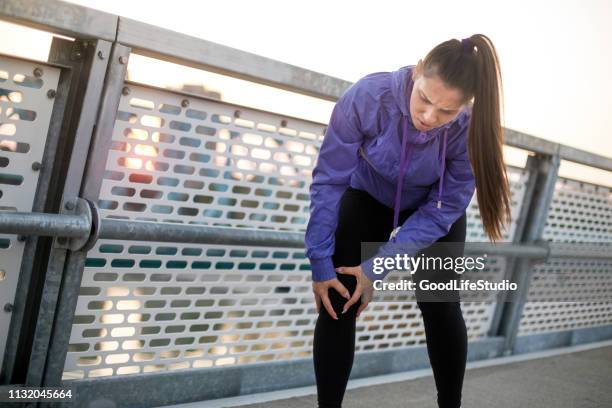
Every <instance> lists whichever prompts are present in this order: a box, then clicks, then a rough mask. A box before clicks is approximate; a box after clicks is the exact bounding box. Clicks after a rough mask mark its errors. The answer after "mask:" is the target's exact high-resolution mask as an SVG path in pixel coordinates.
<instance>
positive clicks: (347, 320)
mask: <svg viewBox="0 0 612 408" xmlns="http://www.w3.org/2000/svg"><path fill="white" fill-rule="evenodd" d="M379 207H382V210H383V211H384V209H385V208H386V207H384V206H382V205H381V204H379V203H378V202H376V201H375V200H374V199H373V198H372V197H371V196H369V195H368V194H367V193H365V192H363V191H360V190H355V189H352V188H349V189H348V190H347V191H346V192H345V193H344V195H343V196H342V199H341V202H340V209H339V216H338V226H337V228H336V234H335V253H334V255H333V258H332V259H333V264H334V266H335V267H338V266H357V265H359V264H360V263H361V259H360V254H361V241H364V242H367V241H371V242H377V240H379V239H380V236H382V235H384V231H381V230H380V226H379V225H380V224H377V218H378V216H380V215H381V214H382V212H381V208H379ZM375 215H376V216H375ZM336 276H337V278H338V279H339V280H340V282H342V284H343V285H344V286H345V287H346V288H347V289H348V291H349V292H350V294H351V295H352V294H353V292H354V291H355V286H356V279H355V277H354V276H351V275H343V274H336ZM329 298H330V301H331V303H332V305H333V308H334V310H335V312H336V314H337V316H338V320H334V319H333V318H332V317H331V316H329V314H328V313H327V310H326V309H325V308H324V307H323V306H321V309H320V311H319V316H318V317H317V322H316V324H315V331H314V340H313V359H314V369H315V377H316V381H317V397H318V403H319V408H338V407H341V405H342V400H343V398H344V393H345V391H346V384H347V382H348V378H349V375H350V373H351V368H352V366H353V358H354V355H355V316H356V314H357V309H358V308H359V306H360V305H361V301H360V300H359V301H357V303H355V304H354V305H353V306H351V307H350V308H349V310H347V312H346V313H345V314H342V313H341V312H342V308H343V307H344V304H345V303H346V302H347V299H345V298H343V297H342V296H340V294H339V293H338V292H337V291H336V290H334V289H330V290H329Z"/></svg>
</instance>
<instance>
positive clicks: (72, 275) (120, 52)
mask: <svg viewBox="0 0 612 408" xmlns="http://www.w3.org/2000/svg"><path fill="white" fill-rule="evenodd" d="M129 53H130V50H129V48H126V47H124V46H122V45H120V44H117V43H113V44H112V49H111V50H110V52H109V53H108V54H104V58H105V59H106V58H108V65H107V67H106V73H105V75H104V76H103V77H102V78H103V79H104V82H103V86H102V89H101V96H100V99H99V110H96V111H92V112H91V114H92V115H93V118H94V120H95V123H96V127H95V130H94V132H93V135H92V136H91V142H90V143H88V146H89V152H88V154H87V155H84V156H85V157H83V158H82V159H83V160H84V161H85V163H84V164H85V165H86V167H85V171H84V175H83V176H82V179H81V180H80V181H79V183H78V184H76V185H75V189H74V191H79V190H80V192H81V194H82V195H83V196H84V197H86V198H89V199H90V200H91V201H92V202H97V200H98V197H99V192H100V186H101V185H102V178H103V175H104V169H105V167H106V160H107V157H108V152H109V148H110V144H111V140H112V132H113V127H114V126H115V119H116V116H117V109H118V107H119V100H120V98H121V90H122V88H123V81H124V78H125V75H126V72H127V59H128V57H129ZM97 55H98V58H100V57H99V54H97ZM99 79H101V78H99V77H98V78H95V79H94V80H95V81H96V84H97V83H98V80H99ZM96 223H97V221H96V218H94V219H93V220H92V226H91V227H92V228H91V231H92V233H94V230H95V229H96V228H97V227H99V226H97V225H93V224H96ZM86 258H87V255H86V252H85V251H76V252H75V251H71V252H68V255H67V259H66V267H65V269H64V273H63V281H62V289H61V292H60V294H59V298H58V305H57V315H58V316H62V319H56V320H55V322H54V324H53V336H52V337H51V339H50V344H49V352H48V353H47V361H46V365H45V372H44V377H43V385H44V386H59V385H60V384H61V382H62V375H63V371H64V365H65V363H66V355H67V354H68V345H69V343H70V335H71V333H72V323H73V321H74V313H75V310H76V304H77V301H78V298H79V293H80V287H81V281H82V278H83V269H84V267H85V261H86ZM52 406H59V404H52Z"/></svg>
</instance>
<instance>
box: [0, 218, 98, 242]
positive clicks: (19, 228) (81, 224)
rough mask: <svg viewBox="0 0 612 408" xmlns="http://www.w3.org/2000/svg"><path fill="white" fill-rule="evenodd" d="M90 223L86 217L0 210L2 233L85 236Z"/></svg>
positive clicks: (0, 228) (87, 233)
mask: <svg viewBox="0 0 612 408" xmlns="http://www.w3.org/2000/svg"><path fill="white" fill-rule="evenodd" d="M90 229H91V225H90V223H89V220H88V219H87V218H86V217H80V216H76V215H60V214H45V213H26V212H0V230H1V231H2V233H3V234H19V235H38V236H45V237H85V236H87V235H89V231H90Z"/></svg>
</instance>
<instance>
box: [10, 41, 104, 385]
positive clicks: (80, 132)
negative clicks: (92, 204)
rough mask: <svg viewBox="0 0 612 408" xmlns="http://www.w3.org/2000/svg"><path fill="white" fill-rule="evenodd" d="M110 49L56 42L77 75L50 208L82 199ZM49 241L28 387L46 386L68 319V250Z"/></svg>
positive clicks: (36, 289) (38, 270) (36, 288)
mask: <svg viewBox="0 0 612 408" xmlns="http://www.w3.org/2000/svg"><path fill="white" fill-rule="evenodd" d="M110 48H111V44H110V43H109V42H107V41H101V40H99V41H78V40H77V41H74V42H72V41H67V40H63V39H59V38H55V39H54V40H53V43H52V46H51V51H50V54H49V60H50V61H51V62H54V63H58V64H62V65H66V66H69V67H70V68H71V70H72V79H71V83H70V91H69V95H68V104H67V108H66V113H67V114H66V115H65V116H64V118H63V122H62V132H61V133H62V137H61V139H60V144H59V147H58V152H62V153H63V155H62V156H59V155H58V156H57V157H56V158H55V164H57V166H56V168H54V171H53V174H52V178H51V182H50V187H49V194H48V196H47V204H46V206H45V207H46V212H50V213H59V212H60V211H59V209H60V208H61V207H63V206H64V203H66V202H68V201H72V200H73V199H74V198H76V197H78V194H79V186H80V185H81V180H82V175H83V172H84V168H85V164H86V163H85V160H86V156H87V152H88V150H89V146H90V140H91V135H92V132H93V129H94V125H95V121H96V116H97V113H98V110H99V105H100V96H101V92H102V86H103V81H104V77H105V73H106V68H107V65H108V58H100V55H102V56H108V55H109V53H110ZM41 241H42V240H41ZM44 242H46V245H44V246H40V247H39V248H38V249H37V253H36V261H35V262H36V263H35V267H34V271H35V272H34V274H33V275H34V276H37V277H38V278H39V279H38V280H37V281H36V282H33V283H32V285H31V286H30V288H29V291H28V299H29V302H30V310H31V312H30V313H29V314H28V315H27V316H26V318H29V319H30V321H29V322H27V324H28V326H29V327H28V329H29V331H28V332H27V333H23V335H22V346H21V350H22V354H21V355H23V356H24V357H23V361H22V362H20V364H19V365H18V366H17V367H21V368H20V372H19V373H17V375H16V376H15V377H16V379H17V381H18V382H20V383H24V384H25V385H27V386H43V385H45V384H44V372H45V366H46V361H47V358H48V356H49V353H50V352H51V350H50V342H51V340H52V337H53V336H54V335H55V334H56V333H55V331H54V324H55V323H56V321H62V320H63V319H65V317H64V316H61V318H58V314H57V313H58V310H57V303H58V297H59V294H60V291H61V290H65V289H66V287H65V283H64V282H62V280H63V274H64V272H63V271H64V268H65V261H66V253H67V251H66V249H65V248H62V247H59V246H58V245H57V239H55V240H53V241H51V240H50V239H45V240H44ZM47 259H48V261H46V260H47Z"/></svg>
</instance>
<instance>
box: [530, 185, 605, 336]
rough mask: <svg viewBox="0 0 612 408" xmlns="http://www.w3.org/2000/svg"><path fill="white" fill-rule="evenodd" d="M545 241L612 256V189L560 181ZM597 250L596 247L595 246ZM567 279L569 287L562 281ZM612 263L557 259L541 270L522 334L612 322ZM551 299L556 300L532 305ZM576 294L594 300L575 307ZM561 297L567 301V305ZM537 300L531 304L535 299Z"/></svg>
mask: <svg viewBox="0 0 612 408" xmlns="http://www.w3.org/2000/svg"><path fill="white" fill-rule="evenodd" d="M544 239H546V240H548V241H549V242H556V243H589V244H596V245H599V246H601V251H602V252H605V253H608V254H609V253H610V249H611V248H612V246H611V244H612V189H611V188H609V187H604V186H597V185H593V184H589V183H584V182H580V181H575V180H570V179H566V178H560V179H559V180H558V181H557V183H556V185H555V193H554V196H553V200H552V203H551V205H550V208H549V213H548V217H547V220H546V225H545V229H544ZM590 246H591V245H590ZM563 276H570V278H569V279H563V282H562V283H563V284H562V285H559V284H555V283H558V282H559V280H560V279H561V278H563ZM611 289H612V260H589V259H584V260H578V259H552V260H551V261H550V262H548V263H546V264H543V265H538V266H536V268H535V271H534V276H533V284H532V285H531V287H530V292H529V296H528V298H527V299H528V302H527V303H526V304H525V309H524V311H523V315H522V318H521V324H520V327H519V334H532V333H543V332H550V331H558V330H569V329H575V328H585V327H594V326H601V325H610V324H612V302H609V301H607V299H609V297H606V296H604V297H602V290H603V291H604V292H605V291H607V293H610V290H611ZM542 296H547V297H548V298H550V299H552V300H551V301H550V302H542V301H538V302H535V301H532V300H533V299H536V298H537V299H541V298H542ZM571 296H577V297H576V299H579V300H588V301H574V302H571V303H569V300H570V299H571ZM555 299H565V300H566V301H564V302H559V301H555ZM530 300H531V301H530Z"/></svg>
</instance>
